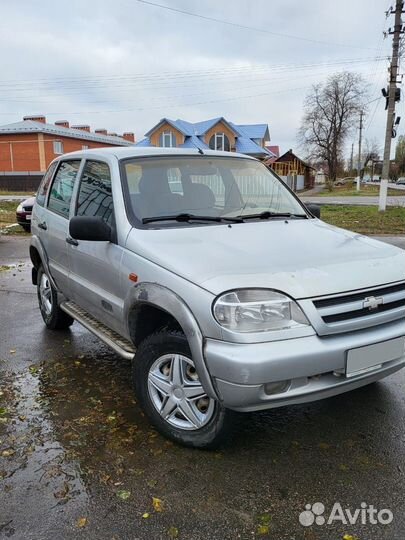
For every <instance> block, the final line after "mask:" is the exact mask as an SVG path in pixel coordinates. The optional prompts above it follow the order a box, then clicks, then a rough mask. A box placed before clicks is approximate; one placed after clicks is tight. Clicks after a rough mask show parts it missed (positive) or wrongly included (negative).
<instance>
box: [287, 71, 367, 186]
mask: <svg viewBox="0 0 405 540" xmlns="http://www.w3.org/2000/svg"><path fill="white" fill-rule="evenodd" d="M365 97H366V90H365V84H364V81H363V79H362V77H361V76H360V75H358V74H356V73H351V72H348V71H345V72H342V73H336V74H334V75H331V76H330V77H329V78H328V79H327V81H326V83H325V84H319V85H315V86H313V87H312V90H311V92H310V93H309V94H308V95H307V97H306V99H305V102H304V116H303V119H302V122H301V127H300V129H299V133H298V137H299V140H300V142H301V144H303V145H304V147H305V148H306V149H307V151H308V154H309V159H313V160H316V161H325V162H326V163H327V166H328V175H329V181H330V183H333V182H334V181H335V180H336V175H337V173H338V170H339V165H340V163H342V153H343V147H344V143H345V140H346V138H347V136H348V135H349V133H350V132H351V131H352V130H353V129H354V128H355V127H356V126H357V122H356V120H357V117H358V114H359V112H360V110H361V109H363V110H364V105H363V103H364V101H365Z"/></svg>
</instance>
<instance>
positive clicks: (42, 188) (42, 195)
mask: <svg viewBox="0 0 405 540" xmlns="http://www.w3.org/2000/svg"><path fill="white" fill-rule="evenodd" d="M57 164H58V162H57V161H54V162H53V163H51V164H50V165H49V167H48V170H47V171H46V173H45V174H44V176H43V178H42V181H41V183H40V185H39V188H38V191H37V203H38V204H40V205H41V206H44V205H45V200H46V194H47V193H48V189H49V184H50V183H51V180H52V176H53V173H54V172H55V169H56V165H57Z"/></svg>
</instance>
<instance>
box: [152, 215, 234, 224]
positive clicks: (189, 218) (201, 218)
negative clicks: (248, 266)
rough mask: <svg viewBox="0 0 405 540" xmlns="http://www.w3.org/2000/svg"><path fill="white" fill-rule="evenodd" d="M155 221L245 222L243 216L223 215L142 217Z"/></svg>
mask: <svg viewBox="0 0 405 540" xmlns="http://www.w3.org/2000/svg"><path fill="white" fill-rule="evenodd" d="M154 221H179V222H180V223H181V222H189V221H214V222H216V223H223V222H231V223H243V219H242V218H241V217H221V216H199V215H195V214H177V215H174V216H155V217H146V218H143V219H142V223H143V224H146V223H152V222H154Z"/></svg>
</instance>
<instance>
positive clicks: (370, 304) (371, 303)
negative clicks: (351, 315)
mask: <svg viewBox="0 0 405 540" xmlns="http://www.w3.org/2000/svg"><path fill="white" fill-rule="evenodd" d="M381 304H384V298H382V297H381V296H378V297H377V298H376V297H375V296H368V297H367V298H365V299H364V301H363V309H367V308H368V309H369V310H370V311H373V310H374V309H377V308H378V306H381Z"/></svg>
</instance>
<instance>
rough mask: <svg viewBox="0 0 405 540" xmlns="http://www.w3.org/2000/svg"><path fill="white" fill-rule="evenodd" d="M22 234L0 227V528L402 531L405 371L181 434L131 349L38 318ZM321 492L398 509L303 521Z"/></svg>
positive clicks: (21, 536) (127, 535)
mask: <svg viewBox="0 0 405 540" xmlns="http://www.w3.org/2000/svg"><path fill="white" fill-rule="evenodd" d="M27 244H28V238H24V237H23V238H16V237H14V238H13V237H7V238H0V538H1V539H3V538H12V539H14V540H15V539H18V540H31V539H32V540H42V539H44V540H48V539H58V540H59V539H63V540H65V539H67V540H69V539H73V538H74V539H97V540H104V539H106V540H107V539H109V540H126V539H130V540H135V539H148V540H150V539H152V540H155V539H171V538H179V539H196V540H199V539H204V540H207V539H210V540H212V539H215V540H216V539H218V540H227V539H237V538H241V539H254V538H264V539H266V538H269V539H277V540H279V539H286V540H287V539H288V540H293V539H307V540H317V539H320V540H324V539H325V540H326V539H328V540H332V539H343V538H344V535H351V536H347V537H346V538H347V539H350V538H356V537H357V538H358V539H359V540H370V539H373V540H379V539H390V540H399V539H401V540H402V539H403V538H404V537H405V512H404V510H405V482H404V474H405V395H404V383H405V376H404V372H399V373H397V374H395V375H393V376H391V377H389V378H387V379H386V380H385V381H383V382H380V383H377V384H375V385H371V386H369V387H365V388H363V389H360V390H358V391H355V392H351V393H348V394H345V395H343V396H340V397H335V398H331V399H328V400H324V401H320V402H316V403H313V404H309V405H305V406H294V407H288V408H284V409H278V410H274V411H270V412H263V413H255V414H249V415H236V416H235V429H234V433H233V435H232V437H230V439H229V441H228V442H227V443H226V444H225V445H224V446H223V447H222V448H220V449H219V450H218V451H215V452H205V451H198V450H189V449H185V448H181V447H178V446H176V445H174V444H172V443H170V442H168V441H166V440H165V439H164V438H162V437H161V436H160V435H158V434H157V433H156V432H155V431H154V430H153V429H152V428H151V427H150V426H149V424H148V423H147V421H146V420H145V418H144V417H143V415H142V413H141V411H140V409H139V408H138V406H137V404H136V401H135V399H134V396H133V393H132V388H131V381H130V364H129V362H127V361H124V360H122V359H120V358H119V357H117V356H116V355H115V354H114V353H113V352H111V351H110V350H109V349H108V348H107V347H105V346H104V345H102V344H101V343H100V342H99V341H98V340H97V338H95V337H93V336H92V335H91V334H90V333H88V332H87V331H85V330H84V329H82V328H81V327H80V326H79V325H78V324H77V323H75V324H74V325H73V326H72V328H71V330H68V331H63V332H51V331H48V330H46V329H45V327H44V325H43V323H42V320H41V317H40V314H39V311H38V308H37V302H36V294H35V289H34V287H33V286H32V285H31V283H30V265H29V264H28V263H29V261H28V260H27ZM10 264H13V265H15V266H12V267H7V265H10ZM315 502H321V503H323V504H324V506H325V507H326V511H325V512H324V514H323V516H325V517H326V518H327V517H328V515H329V513H330V511H331V509H332V506H333V505H334V503H336V502H339V503H340V504H341V505H342V507H343V508H344V509H345V508H349V509H351V510H352V512H354V511H355V509H360V508H361V503H363V502H365V503H367V504H373V505H374V506H375V507H376V508H378V509H379V510H381V509H383V508H386V509H390V510H391V511H392V512H393V516H394V518H393V521H392V523H390V524H387V525H381V524H375V525H372V524H370V523H367V524H365V525H362V524H361V523H360V522H358V523H357V524H355V525H350V524H349V523H347V524H344V523H342V521H341V520H340V521H334V522H333V523H332V524H330V525H328V524H321V525H317V524H313V525H312V526H310V527H304V526H302V525H301V524H300V522H299V519H298V518H299V515H300V513H301V512H302V511H303V510H305V505H306V504H313V503H315ZM321 517H322V516H321ZM321 522H322V520H321Z"/></svg>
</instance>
